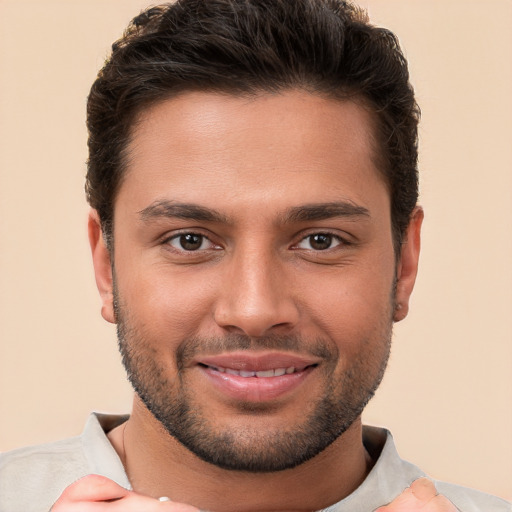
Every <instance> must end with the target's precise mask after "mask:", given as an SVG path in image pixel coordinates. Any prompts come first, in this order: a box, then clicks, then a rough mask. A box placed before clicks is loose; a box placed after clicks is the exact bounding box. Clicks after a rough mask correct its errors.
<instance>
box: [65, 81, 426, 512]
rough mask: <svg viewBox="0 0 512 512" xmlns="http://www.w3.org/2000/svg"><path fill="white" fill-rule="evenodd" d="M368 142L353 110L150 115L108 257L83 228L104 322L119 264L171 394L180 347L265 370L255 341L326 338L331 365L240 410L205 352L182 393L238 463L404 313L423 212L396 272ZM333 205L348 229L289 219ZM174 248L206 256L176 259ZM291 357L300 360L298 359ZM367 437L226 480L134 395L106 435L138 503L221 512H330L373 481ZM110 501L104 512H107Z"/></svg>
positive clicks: (302, 106)
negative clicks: (219, 345) (234, 346)
mask: <svg viewBox="0 0 512 512" xmlns="http://www.w3.org/2000/svg"><path fill="white" fill-rule="evenodd" d="M372 129H373V123H372V118H371V115H370V114H369V113H368V112H367V111H366V110H365V109H364V108H363V107H362V106H361V105H358V104H356V103H354V102H341V101H335V100H332V99H326V98H321V97H319V96H316V95H311V94H309V93H306V92H301V91H287V92H284V93H282V94H279V95H261V96H257V97H252V98H241V97H234V96H229V95H220V94H212V93H187V94H183V95H181V96H179V97H177V98H174V99H171V100H167V101H165V102H163V103H161V104H158V105H156V106H155V107H153V108H152V109H150V110H149V111H147V112H145V113H144V115H143V116H142V117H141V118H140V119H139V122H138V123H137V125H136V128H135V130H134V134H133V137H132V142H131V145H130V152H129V164H128V171H127V174H126V176H125V178H124V180H123V182H122V185H121V187H120V190H119V192H118V196H117V198H116V202H115V214H114V219H115V220H114V251H113V254H111V253H109V251H108V250H107V248H106V247H105V244H104V242H103V238H102V236H101V230H100V227H99V219H98V217H97V214H96V213H95V212H94V211H93V212H92V213H91V216H90V220H89V237H90V242H91V248H92V254H93V261H94V267H95V273H96V280H97V284H98V289H99V291H100V294H101V297H102V315H103V317H104V318H105V319H106V320H107V321H109V322H113V323H115V322H116V315H115V311H114V309H115V308H114V300H113V297H114V278H113V273H112V266H113V267H114V268H115V280H116V287H117V295H118V299H119V301H120V306H121V307H122V310H123V312H124V314H126V315H125V316H128V318H129V323H130V327H131V329H132V330H135V331H136V332H137V335H138V336H139V339H140V338H142V339H143V340H144V350H145V351H146V353H151V354H152V356H153V359H154V360H155V361H158V362H159V365H160V366H159V371H161V372H162V374H163V376H164V377H165V379H166V380H167V381H168V382H171V383H173V382H177V379H178V368H177V355H176V354H177V352H178V350H179V349H180V347H183V344H184V343H185V342H186V340H189V339H191V338H201V339H209V338H212V337H216V338H223V337H226V336H229V335H231V336H232V335H243V336H244V337H246V338H247V339H250V340H251V341H252V342H254V346H253V345H251V351H252V353H253V354H255V355H256V356H258V357H259V356H268V357H270V358H271V357H272V356H276V357H281V355H282V354H281V352H282V351H281V352H279V354H281V355H279V354H278V355H276V351H275V349H273V348H272V347H269V346H267V345H268V344H265V343H263V340H265V339H272V337H276V338H277V337H284V336H300V337H301V339H304V340H316V339H319V338H321V339H323V340H325V342H326V343H327V344H328V345H329V347H330V348H331V349H332V353H335V354H337V356H336V357H331V358H330V359H329V360H319V361H317V362H318V365H317V366H316V367H314V368H313V370H311V371H310V372H309V373H308V375H307V376H306V378H305V379H303V381H301V383H299V384H298V385H297V386H295V387H292V389H291V390H289V391H286V392H285V393H284V394H281V395H279V397H277V398H275V399H273V398H272V397H270V398H269V397H268V396H266V395H265V396H264V400H263V403H262V402H261V401H260V400H259V398H258V397H259V391H258V389H259V388H257V387H256V388H254V389H252V390H249V391H247V395H246V396H245V397H244V398H240V397H238V398H237V397H236V396H235V397H233V396H228V395H227V394H226V393H225V389H223V388H222V386H221V388H220V390H219V389H218V388H216V387H215V386H213V385H212V382H211V380H209V377H208V376H207V375H206V374H205V370H204V368H203V367H201V366H199V365H198V364H197V361H198V360H199V361H201V360H202V358H203V359H204V357H206V356H207V355H208V354H206V355H205V354H204V353H202V352H201V350H202V348H201V347H200V348H199V352H198V353H197V354H195V356H194V357H195V359H193V358H192V359H191V360H189V361H187V365H186V366H185V367H184V368H183V369H182V372H181V375H180V376H179V379H180V383H181V385H182V386H183V387H184V389H186V392H187V395H188V396H189V397H190V399H191V401H192V403H193V405H194V408H195V410H197V411H199V412H200V413H201V415H202V416H203V418H206V419H207V424H208V425H207V426H208V428H209V429H211V430H213V431H221V432H222V431H228V430H229V431H235V432H251V435H252V437H251V438H250V439H246V438H244V437H243V436H240V438H235V443H236V446H239V447H240V448H247V449H252V448H254V447H257V446H258V443H260V442H261V441H262V440H264V437H262V436H263V434H264V433H265V432H268V431H271V432H272V431H273V432H281V431H285V432H286V431H290V432H292V431H293V430H294V427H296V426H298V425H301V424H302V422H303V420H304V417H305V416H307V414H308V413H310V412H312V411H313V410H314V409H313V405H314V404H315V403H316V402H318V400H319V399H320V398H321V397H322V396H323V394H324V393H325V390H326V389H327V383H328V381H331V380H332V381H334V382H340V378H341V376H343V375H346V374H347V372H348V371H349V370H350V369H354V368H358V366H357V362H358V361H361V360H365V361H366V360H367V361H368V362H367V364H368V369H369V371H370V372H374V373H376V372H377V371H378V368H379V366H382V364H383V362H384V363H385V358H386V357H387V350H388V348H389V347H388V342H389V337H390V333H391V326H392V322H393V321H399V320H402V319H403V318H404V317H405V316H406V315H407V311H408V303H409V297H410V294H411V292H412V289H413V286H414V281H415V277H416V272H417V264H418V256H419V248H420V227H421V222H422V219H423V212H422V210H421V209H420V208H417V209H416V210H415V211H414V212H413V215H412V217H411V221H410V224H409V227H408V231H407V234H406V235H407V237H406V243H405V244H403V246H402V248H401V253H400V257H399V260H398V263H397V261H396V257H395V253H394V249H393V243H392V236H391V219H390V199H389V193H388V190H387V187H386V183H385V182H384V179H383V178H382V175H381V174H380V172H379V171H378V169H377V168H376V167H375V164H374V160H375V159H374V158H373V156H374V151H375V148H374V146H375V145H374V143H373V138H372ZM162 202H166V204H171V203H172V204H175V202H180V203H186V204H191V203H193V204H194V205H196V206H200V207H201V208H206V209H208V210H209V211H213V210H214V211H215V212H217V213H218V214H219V215H218V216H217V217H218V218H216V219H209V220H204V219H199V218H195V219H183V218H178V217H176V216H171V215H167V214H166V215H161V214H158V215H153V214H152V213H154V212H155V205H158V204H162ZM340 202H341V203H343V204H344V205H345V206H346V205H351V206H356V207H357V208H359V210H358V212H359V213H357V214H354V211H353V210H351V213H350V214H349V215H347V214H346V212H345V213H343V214H340V212H339V211H338V212H337V213H336V214H333V213H332V212H331V213H329V214H328V215H324V216H323V218H321V219H318V218H316V219H304V218H297V216H296V215H295V216H294V215H291V213H293V212H297V211H304V209H305V207H308V206H310V205H311V204H320V205H325V204H332V203H340ZM322 208H323V210H324V211H325V210H326V208H325V206H323V207H322ZM168 210H169V209H167V210H166V211H168ZM349 210H350V208H349ZM156 211H158V209H156ZM361 211H364V213H363V214H361V213H360V212H361ZM141 212H145V214H146V215H145V214H143V213H141ZM148 212H149V215H147V214H148ZM196 217H197V216H196ZM183 233H196V234H200V235H202V236H204V237H206V238H205V239H204V240H207V241H205V243H204V244H202V245H201V248H200V250H197V251H185V250H183V248H182V247H181V246H180V244H179V242H180V238H179V235H182V234H183ZM325 233H328V234H330V235H332V244H331V245H330V246H329V247H328V248H327V249H324V250H318V248H317V246H313V245H312V244H311V242H312V241H313V239H312V238H311V237H312V236H313V235H315V234H325ZM395 280H396V282H395ZM394 290H396V294H395V296H393V291H394ZM397 305H398V307H397ZM132 343H134V340H132ZM258 343H260V345H258ZM301 350H302V349H301ZM294 356H296V357H310V355H308V354H306V351H305V350H303V351H302V352H301V353H298V354H297V353H295V354H294ZM263 395H264V394H263ZM247 402H249V403H250V404H252V405H254V404H256V405H261V407H260V412H259V413H257V414H256V413H255V414H242V411H244V410H247V407H246V405H247ZM361 429H362V426H361V419H360V417H357V418H356V419H355V421H354V422H353V423H352V424H351V426H350V427H349V428H348V430H347V431H346V432H345V433H344V434H343V435H342V436H340V437H339V438H338V439H336V441H334V442H333V443H332V444H330V445H329V446H328V447H327V448H326V449H325V450H323V451H322V452H321V453H320V454H318V455H317V456H316V457H313V458H312V459H310V460H308V461H307V462H304V463H303V464H300V465H299V466H297V467H294V468H292V469H287V470H284V471H279V472H274V473H250V472H243V471H228V470H226V469H222V468H219V467H217V466H215V465H212V464H209V463H207V462H205V461H203V460H201V459H200V458H198V457H197V456H196V455H194V454H193V453H192V452H190V451H189V450H188V449H187V448H185V447H184V446H183V445H182V444H180V443H179V442H178V441H176V439H174V438H173V437H171V436H169V435H168V433H167V432H166V431H165V430H164V429H163V427H162V425H161V424H160V422H159V421H158V420H156V418H155V417H154V416H153V415H152V414H151V413H150V412H149V411H148V409H147V408H146V406H145V405H144V403H143V402H142V401H141V399H140V398H139V397H138V396H135V400H134V407H133V412H132V415H131V418H130V420H129V421H128V422H127V423H126V424H124V425H123V426H121V427H119V428H118V429H115V430H114V431H112V432H111V433H110V435H109V437H110V440H111V442H112V443H113V445H114V447H115V448H116V450H117V451H118V453H119V455H120V457H121V459H122V461H123V463H124V465H125V468H126V470H127V473H128V476H129V478H130V481H131V482H132V484H133V487H134V490H135V491H136V493H134V494H135V495H136V497H140V495H144V496H147V497H148V498H147V500H150V497H152V498H156V497H158V496H163V495H165V496H169V497H170V498H172V500H173V501H175V502H183V503H190V504H192V505H194V506H196V507H198V508H200V509H209V510H215V511H218V512H220V511H237V512H244V511H248V512H249V511H256V510H257V511H269V512H270V511H273V512H276V511H292V510H293V511H299V510H317V509H320V508H325V507H327V506H328V505H330V504H332V503H335V502H337V501H339V500H341V499H342V498H344V497H345V496H347V495H348V494H350V493H351V492H353V491H354V490H355V488H357V486H358V485H359V484H360V483H361V482H362V481H363V480H364V478H365V476H366V475H367V473H368V471H369V469H370V468H371V465H372V461H371V460H370V458H369V456H368V454H367V453H366V451H365V449H364V446H363V444H362V441H361ZM142 439H143V440H144V442H143V443H141V441H140V440H142ZM93 487H94V486H93ZM79 490H80V489H79ZM75 491H76V489H75ZM86 494H87V493H86ZM114 494H115V493H114ZM72 496H73V499H75V500H76V496H77V494H76V493H74V494H73V493H72ZM65 498H66V497H65V496H64V498H63V500H65ZM122 498H123V499H130V500H133V499H134V497H133V494H129V495H127V496H124V495H123V497H122ZM68 501H69V499H68ZM86 501H87V500H86ZM64 502H65V501H64ZM115 503H116V502H115V501H114V502H109V503H106V504H105V506H109V507H112V510H116V509H115V508H114V507H115V506H116V505H115ZM149 503H150V502H149V501H148V506H149ZM154 503H155V500H154V499H152V500H151V504H152V505H151V506H154ZM156 504H157V505H158V507H164V506H166V505H167V506H169V507H170V506H176V505H175V504H172V505H171V504H165V503H164V504H162V503H160V502H156ZM383 505H384V504H383ZM55 510H58V509H55ZM81 510H82V509H81ZM84 510H85V509H84ZM108 510H110V508H109V509H108ZM123 510H125V509H123ZM126 510H129V509H128V508H126ZM134 510H135V509H134ZM144 510H146V508H145V509H144ZM147 510H148V511H149V510H151V508H147ZM158 510H165V509H164V508H158ZM169 510H171V508H169ZM172 510H174V509H172ZM175 510H181V509H175ZM183 510H189V509H185V508H184V509H183ZM386 510H387V509H386ZM432 510H434V509H432ZM391 512H393V511H392V510H391Z"/></svg>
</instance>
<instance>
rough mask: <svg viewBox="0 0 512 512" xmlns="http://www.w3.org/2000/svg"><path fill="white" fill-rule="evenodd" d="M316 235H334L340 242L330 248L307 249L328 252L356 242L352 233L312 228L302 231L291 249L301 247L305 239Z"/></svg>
mask: <svg viewBox="0 0 512 512" xmlns="http://www.w3.org/2000/svg"><path fill="white" fill-rule="evenodd" d="M314 235H328V236H330V237H332V238H333V239H334V240H336V241H337V242H338V243H337V244H336V245H334V246H332V247H329V248H328V249H324V250H323V251H320V250H315V249H305V250H310V251H314V252H327V251H329V250H331V249H335V248H337V247H339V246H340V245H342V246H348V245H352V244H353V243H354V242H353V241H351V240H350V235H348V234H346V235H343V234H340V233H339V232H335V231H333V230H330V229H312V230H310V231H308V232H302V233H300V234H299V235H298V238H299V239H298V241H297V242H295V243H294V244H293V245H292V247H291V249H301V248H300V247H298V245H299V244H300V243H301V242H303V241H304V240H306V239H307V238H309V237H311V236H314Z"/></svg>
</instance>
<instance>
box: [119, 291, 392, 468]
mask: <svg viewBox="0 0 512 512" xmlns="http://www.w3.org/2000/svg"><path fill="white" fill-rule="evenodd" d="M114 307H115V314H116V320H117V336H118V344H119V350H120V352H121V356H122V361H123V365H124V367H125V369H126V372H127V375H128V379H129V381H130V382H131V384H132V386H133V388H134V390H135V392H136V393H137V395H138V396H139V397H140V399H141V400H142V402H143V403H144V405H145V406H146V408H147V409H148V410H149V411H150V412H151V414H152V415H153V416H154V417H155V418H156V419H157V420H158V421H159V422H160V424H161V425H162V426H163V428H164V429H165V430H166V431H167V433H168V434H170V435H171V436H172V437H173V438H175V439H176V440H177V441H178V442H180V443H181V444H182V445H183V446H185V447H186V448H187V449H188V450H190V451H191V452H192V453H194V454H195V455H196V456H198V457H199V458H200V459H202V460H204V461H205V462H208V463H210V464H214V465H215V466H218V467H220V468H223V469H228V470H235V471H248V472H275V471H282V470H285V469H291V468H293V467H296V466H298V465H300V464H302V463H304V462H306V461H308V460H310V459H312V458H313V457H315V456H316V455H318V454H319V453H321V452H322V451H323V450H324V449H325V448H327V447H328V446H329V445H330V444H332V443H333V442H334V441H335V440H336V439H338V438H339V437H340V436H341V435H342V434H343V433H344V432H345V431H346V430H347V429H348V428H349V427H350V426H351V425H352V424H353V423H354V421H355V420H356V419H358V418H359V416H360V415H361V413H362V411H363V409H364V407H365V406H366V404H367V403H368V401H369V400H370V399H371V398H372V397H373V395H374V394H375V391H376V389H377V388H378V386H379V384H380V382H381V380H382V377H383V375H384V371H385V369H386V366H387V361H388V358H389V352H390V346H391V331H392V327H391V326H392V322H391V320H390V319H388V318H386V321H385V322H383V325H382V326H381V329H379V334H380V336H379V339H369V338H368V339H362V340H360V341H359V342H358V343H359V349H358V353H357V354H356V355H354V356H353V358H352V361H351V364H350V366H347V367H345V368H344V370H343V372H340V371H339V370H338V372H335V369H336V367H337V365H338V361H339V359H340V353H339V350H338V348H337V346H336V344H335V343H334V342H333V341H330V342H329V341H327V340H325V339H314V340H305V339H302V338H300V337H298V336H268V337H265V338H258V339H254V338H250V337H247V336H245V335H239V334H226V335H225V336H223V337H217V338H211V337H210V338H207V337H204V338H203V337H193V338H188V339H184V340H182V342H181V343H180V344H179V345H178V348H177V349H176V351H175V354H174V357H175V367H176V368H175V370H176V369H177V372H176V371H174V372H170V371H169V364H168V362H167V364H166V363H165V362H164V361H162V360H161V357H158V352H157V351H156V350H155V349H154V348H152V347H153V346H154V343H155V340H151V339H150V336H149V334H148V333H146V332H144V331H143V329H142V328H139V327H137V326H135V325H133V324H132V323H131V322H130V320H129V319H130V318H132V317H131V315H130V312H129V310H127V308H126V306H124V305H123V304H122V301H121V300H120V298H119V296H118V293H117V292H116V291H115V293H114ZM151 341H153V344H152V343H151ZM159 341H160V344H161V345H163V343H162V341H161V340H159ZM262 349H268V350H278V351H290V352H294V353H299V354H309V355H312V356H315V357H320V358H321V359H322V361H323V362H322V363H321V364H320V365H319V366H318V367H317V368H315V369H314V371H315V372H318V373H319V375H320V377H321V381H322V392H321V393H319V394H318V396H317V397H315V400H311V401H309V402H307V403H305V404H304V415H303V416H301V419H300V420H299V421H298V422H297V423H295V424H291V425H290V424H287V425H286V427H285V428H279V429H278V428H275V427H272V426H269V427H268V428H267V427H261V425H260V426H259V427H258V426H255V425H257V424H256V422H252V421H243V422H242V426H240V425H239V424H238V423H237V424H236V425H229V426H227V427H219V426H217V425H216V424H215V422H214V421H212V419H211V418H210V417H209V416H208V414H206V413H205V412H204V411H203V410H202V408H201V406H200V405H199V404H198V403H197V401H196V400H195V399H194V396H193V393H191V390H190V387H189V386H187V372H188V370H187V368H188V367H189V366H188V363H189V362H190V361H191V360H192V359H193V358H194V356H195V355H197V354H199V353H201V354H218V353H221V352H230V351H241V350H262ZM341 357H342V358H343V356H341ZM169 359H170V358H169ZM171 373H172V375H171ZM279 407H280V406H279V404H278V403H275V402H274V403H254V402H240V403H238V404H237V408H238V411H237V412H238V413H239V415H240V418H246V419H247V417H249V420H250V418H251V417H255V416H257V417H265V415H268V414H272V415H274V416H275V415H279Z"/></svg>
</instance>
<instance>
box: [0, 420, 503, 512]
mask: <svg viewBox="0 0 512 512" xmlns="http://www.w3.org/2000/svg"><path fill="white" fill-rule="evenodd" d="M127 419H128V416H114V415H102V414H92V415H91V416H90V417H89V418H88V420H87V423H86V425H85V428H84V431H83V432H82V434H81V435H80V436H78V437H73V438H70V439H65V440H62V441H57V442H55V443H49V444H45V445H39V446H33V447H27V448H21V449H19V450H13V451H11V452H7V453H4V454H0V512H48V511H49V510H50V508H51V507H52V505H53V503H55V501H56V500H57V499H58V497H59V496H60V494H61V493H62V491H63V490H64V489H65V488H66V487H67V486H68V485H70V484H71V483H73V482H74V481H76V480H78V479H79V478H81V477H83V476H85V475H88V474H98V475H103V476H106V477H108V478H110V479H112V480H114V481H115V482H117V483H118V484H119V485H122V486H123V487H125V488H127V489H131V485H130V482H129V480H128V477H127V476H126V473H125V471H124V468H123V465H122V463H121V460H120V459H119V457H118V455H117V453H116V451H115V450H114V448H113V447H112V445H111V444H110V442H109V440H108V439H107V436H106V432H108V431H110V430H111V429H113V428H114V427H116V426H117V425H120V424H121V423H123V422H124V421H126V420H127ZM363 440H364V444H365V446H366V448H367V450H368V452H369V453H370V455H371V456H372V458H373V459H374V460H377V462H376V463H375V465H374V467H373V469H372V471H371V472H370V473H369V475H368V476H367V478H366V479H365V481H364V482H363V483H362V484H361V485H360V486H359V488H357V489H356V490H355V491H354V492H353V493H352V494H350V495H349V496H347V497H346V498H345V499H343V500H341V501H340V502H338V503H336V504H334V505H332V506H330V507H328V508H326V509H324V510H323V511H322V512H372V511H373V510H375V509H376V508H378V507H380V506H382V505H385V504H387V503H389V502H391V501H393V499H394V498H396V497H397V496H398V495H399V494H400V493H402V491H403V490H404V489H405V488H407V487H409V485H410V484H411V483H412V482H413V481H414V480H416V479H417V478H420V477H422V476H426V475H425V473H424V472H423V471H421V470H420V469H419V468H418V467H416V466H414V465H413V464H410V463H409V462H406V461H404V460H402V459H401V458H400V457H399V455H398V453H397V451H396V448H395V444H394V442H393V438H392V436H391V434H390V432H388V431H387V430H385V429H380V428H376V427H366V426H365V427H364V430H363ZM434 482H435V484H436V488H437V490H438V492H440V493H442V494H444V495H445V496H446V497H447V498H448V499H450V500H451V501H452V502H453V503H454V504H455V506H456V507H457V508H458V509H459V510H460V511H461V512H511V511H512V506H511V504H510V503H508V502H506V501H505V500H502V499H501V498H497V497H494V496H491V495H489V494H485V493H481V492H479V491H475V490H473V489H468V488H465V487H461V486H457V485H453V484H448V483H445V482H438V481H434Z"/></svg>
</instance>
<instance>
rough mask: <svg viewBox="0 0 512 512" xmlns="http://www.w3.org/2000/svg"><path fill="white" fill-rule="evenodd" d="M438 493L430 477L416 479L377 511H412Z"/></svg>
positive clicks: (376, 511)
mask: <svg viewBox="0 0 512 512" xmlns="http://www.w3.org/2000/svg"><path fill="white" fill-rule="evenodd" d="M436 495H437V491H436V488H435V486H434V484H433V482H431V481H430V480H429V479H428V478H419V479H418V480H415V481H414V482H413V483H412V484H411V485H410V487H407V489H405V490H404V491H403V492H402V494H400V495H399V496H398V497H396V498H395V499H394V500H393V501H392V502H391V503H389V504H388V505H385V506H383V507H379V508H378V509H376V510H375V512H412V511H414V510H416V509H417V508H418V507H420V506H423V505H424V504H425V503H428V501H429V500H430V499H432V498H434V497H435V496H436Z"/></svg>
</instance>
